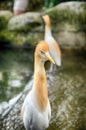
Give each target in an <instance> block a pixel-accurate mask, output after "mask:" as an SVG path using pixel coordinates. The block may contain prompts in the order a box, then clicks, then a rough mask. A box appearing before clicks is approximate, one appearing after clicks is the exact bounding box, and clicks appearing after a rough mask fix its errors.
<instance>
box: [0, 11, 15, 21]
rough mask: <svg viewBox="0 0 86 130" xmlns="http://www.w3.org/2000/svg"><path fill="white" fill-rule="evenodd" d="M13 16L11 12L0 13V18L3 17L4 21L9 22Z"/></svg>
mask: <svg viewBox="0 0 86 130" xmlns="http://www.w3.org/2000/svg"><path fill="white" fill-rule="evenodd" d="M12 16H13V14H12V12H10V11H8V10H6V11H4V10H2V11H0V17H4V18H5V19H6V20H9V19H10V18H11V17H12Z"/></svg>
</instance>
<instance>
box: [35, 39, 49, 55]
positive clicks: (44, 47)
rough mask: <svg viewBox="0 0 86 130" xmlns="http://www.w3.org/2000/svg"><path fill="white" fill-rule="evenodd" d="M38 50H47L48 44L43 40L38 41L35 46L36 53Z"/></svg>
mask: <svg viewBox="0 0 86 130" xmlns="http://www.w3.org/2000/svg"><path fill="white" fill-rule="evenodd" d="M40 50H43V51H46V52H47V51H49V46H48V44H47V43H46V42H45V41H40V42H39V44H38V45H37V47H36V51H35V52H36V53H37V52H39V51H40Z"/></svg>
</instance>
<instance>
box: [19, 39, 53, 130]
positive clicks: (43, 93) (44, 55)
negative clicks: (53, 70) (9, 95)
mask: <svg viewBox="0 0 86 130" xmlns="http://www.w3.org/2000/svg"><path fill="white" fill-rule="evenodd" d="M34 58H35V64H34V83H33V87H32V89H31V91H30V92H29V93H28V95H27V96H26V98H25V100H24V103H23V106H22V109H21V115H22V118H23V122H24V126H25V128H26V130H45V129H46V128H47V127H48V126H49V121H50V118H51V107H50V103H49V99H48V90H47V81H46V72H45V68H44V63H45V62H46V61H47V60H49V61H51V62H52V63H53V64H55V62H54V60H53V59H52V57H51V56H50V54H49V46H48V44H47V43H46V42H45V41H41V42H40V43H39V44H38V45H37V47H36V50H35V56H34Z"/></svg>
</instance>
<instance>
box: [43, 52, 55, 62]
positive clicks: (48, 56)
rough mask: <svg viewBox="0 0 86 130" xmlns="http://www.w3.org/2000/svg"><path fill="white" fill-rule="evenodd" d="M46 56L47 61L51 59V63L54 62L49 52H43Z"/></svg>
mask: <svg viewBox="0 0 86 130" xmlns="http://www.w3.org/2000/svg"><path fill="white" fill-rule="evenodd" d="M45 55H46V57H47V58H48V60H49V61H51V62H52V63H53V64H55V61H54V60H53V58H52V57H51V56H50V54H49V52H46V53H45Z"/></svg>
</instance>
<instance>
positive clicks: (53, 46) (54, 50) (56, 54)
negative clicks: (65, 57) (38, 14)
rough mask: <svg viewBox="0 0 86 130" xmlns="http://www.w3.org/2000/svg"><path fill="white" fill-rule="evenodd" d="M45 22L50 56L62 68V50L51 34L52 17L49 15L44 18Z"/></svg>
mask: <svg viewBox="0 0 86 130" xmlns="http://www.w3.org/2000/svg"><path fill="white" fill-rule="evenodd" d="M42 18H43V20H44V22H45V36H44V39H45V41H46V42H47V43H48V45H49V49H50V54H51V56H52V58H53V59H54V61H55V63H56V65H57V66H61V50H60V47H59V45H58V43H57V42H56V40H55V39H54V37H53V35H52V33H51V22H50V17H49V16H48V15H44V16H42Z"/></svg>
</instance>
